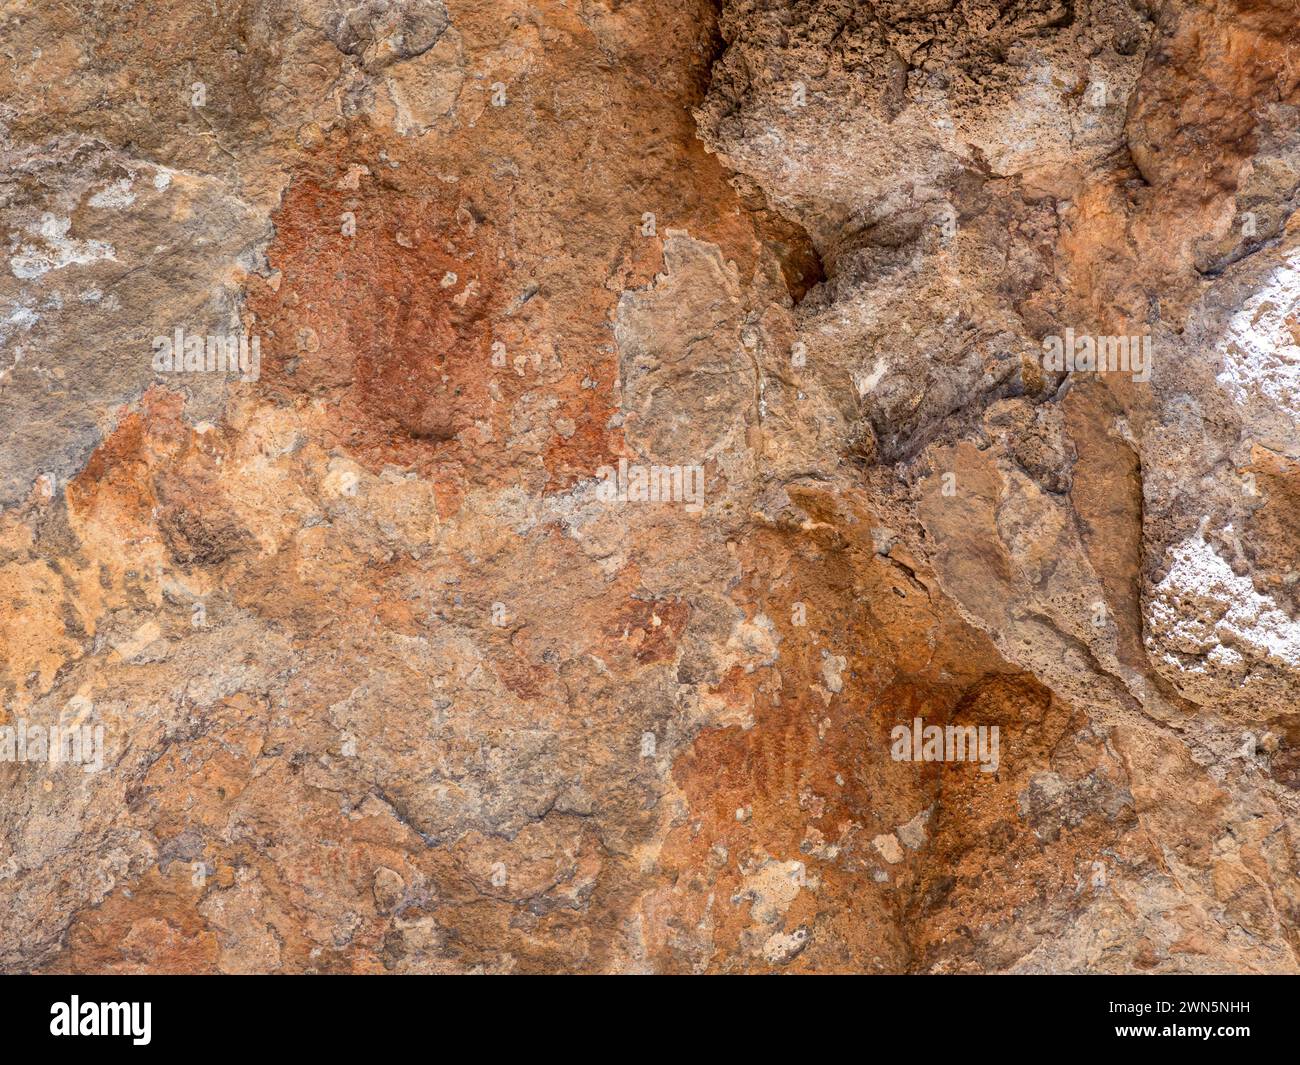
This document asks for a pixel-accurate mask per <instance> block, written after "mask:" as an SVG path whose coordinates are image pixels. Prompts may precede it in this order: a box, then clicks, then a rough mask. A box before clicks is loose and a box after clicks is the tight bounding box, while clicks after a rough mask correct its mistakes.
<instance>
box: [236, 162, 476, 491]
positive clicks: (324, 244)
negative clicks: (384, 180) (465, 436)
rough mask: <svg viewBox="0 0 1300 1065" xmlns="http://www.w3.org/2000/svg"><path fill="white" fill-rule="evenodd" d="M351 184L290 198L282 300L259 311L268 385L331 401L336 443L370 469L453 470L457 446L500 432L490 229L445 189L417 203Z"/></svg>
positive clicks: (309, 187) (263, 287)
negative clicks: (486, 429)
mask: <svg viewBox="0 0 1300 1065" xmlns="http://www.w3.org/2000/svg"><path fill="white" fill-rule="evenodd" d="M340 183H341V184H344V185H347V184H351V183H352V182H347V181H344V182H336V183H335V185H337V184H340ZM355 183H356V184H357V186H358V187H357V188H356V189H350V188H338V187H335V185H330V184H329V183H327V182H324V181H318V180H317V179H302V180H298V181H295V182H294V183H293V184H292V185H291V186H290V188H289V190H288V191H287V192H286V194H285V199H284V204H283V206H282V208H281V209H280V211H279V213H278V214H277V215H276V218H275V223H276V239H275V241H274V243H273V245H272V247H271V249H270V252H269V259H270V262H271V265H272V267H274V268H275V269H278V270H279V271H280V274H281V276H280V281H279V287H278V289H273V288H272V287H271V286H270V285H268V284H258V285H256V286H255V287H254V291H253V293H252V296H251V300H250V303H251V307H252V309H253V312H254V314H255V316H256V329H257V331H258V332H259V333H260V334H261V335H262V336H263V337H264V338H265V341H264V343H265V344H266V347H267V348H269V351H264V353H263V381H264V385H265V387H266V389H267V391H268V393H269V394H270V395H271V396H272V397H275V398H280V399H285V400H294V399H297V398H299V397H310V398H313V399H317V398H318V399H324V400H326V402H327V403H328V405H329V409H330V411H331V413H332V419H331V428H332V431H333V433H334V436H335V439H334V440H333V441H332V443H334V444H336V445H338V446H342V447H345V448H347V449H348V450H349V451H351V452H352V453H353V454H354V455H356V457H357V458H358V460H359V461H361V462H363V463H365V464H367V465H368V466H371V467H372V468H376V469H377V468H379V467H381V466H382V465H383V464H385V463H394V464H397V465H404V466H414V467H417V468H427V467H428V466H429V465H430V464H431V463H436V462H440V461H449V460H455V459H456V458H458V457H461V455H460V452H461V449H462V448H464V446H465V445H464V443H463V442H462V441H460V440H458V439H457V434H459V433H461V432H463V431H464V430H466V429H470V428H472V427H473V425H474V423H475V422H476V421H491V420H492V418H493V414H492V408H493V406H494V404H493V403H492V402H491V398H490V394H489V391H488V381H489V379H490V378H491V377H492V374H493V368H492V366H491V343H492V334H491V320H492V318H493V316H494V314H495V313H496V312H498V311H499V310H500V308H499V306H498V301H499V265H498V258H497V253H496V251H495V248H494V246H493V244H492V241H491V239H490V235H489V228H490V227H488V226H486V225H484V222H483V219H482V218H481V217H479V216H478V214H477V212H476V210H475V208H474V206H473V204H472V203H471V202H469V201H468V200H466V198H465V197H464V194H463V193H461V192H457V191H452V192H446V191H444V190H443V189H441V188H439V187H437V183H436V181H435V182H433V183H432V184H433V187H431V188H429V189H428V190H427V191H422V192H421V193H420V194H419V195H414V194H411V193H406V192H403V191H399V190H395V189H391V188H382V187H380V188H377V187H376V181H375V179H373V178H369V177H364V176H363V177H360V178H359V179H358V180H356V182H355ZM353 225H354V226H355V230H354V231H352V227H353ZM349 233H350V235H349ZM496 406H497V407H500V406H501V404H496Z"/></svg>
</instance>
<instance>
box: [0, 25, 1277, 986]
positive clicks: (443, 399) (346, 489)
mask: <svg viewBox="0 0 1300 1065" xmlns="http://www.w3.org/2000/svg"><path fill="white" fill-rule="evenodd" d="M1298 22H1300V15H1298V14H1297V11H1296V9H1295V7H1294V5H1293V4H1291V3H1283V2H1282V0H1204V2H1199V3H1191V2H1187V0H1152V2H1150V3H1147V2H1143V0H1103V2H1094V0H1011V2H1009V3H1006V2H1004V3H993V2H991V0H879V2H866V0H723V2H722V3H721V4H720V5H719V6H715V5H714V4H712V3H710V2H705V0H635V2H633V0H534V2H531V3H528V2H523V0H357V2H353V0H213V2H211V3H209V2H207V0H203V2H199V0H151V2H149V3H143V2H140V0H99V2H96V3H93V4H72V3H50V2H27V0H11V2H8V3H4V4H3V5H0V54H3V57H4V62H2V63H0V157H2V158H3V168H2V170H0V204H2V205H3V212H2V214H0V217H2V219H3V241H4V244H3V249H2V250H3V252H4V257H5V262H4V265H3V269H0V437H2V439H3V445H2V450H0V508H2V509H0V701H2V702H0V715H2V716H0V724H4V725H5V726H7V727H9V728H10V729H11V730H12V729H16V728H17V727H18V726H19V725H20V724H21V725H22V726H23V727H24V728H25V729H32V728H35V727H48V726H50V725H55V724H61V725H63V726H69V725H91V726H102V727H103V736H104V745H103V765H102V768H100V769H98V770H97V771H93V772H85V771H83V769H82V767H81V766H79V765H76V764H70V763H67V762H65V763H62V764H60V763H41V762H36V761H33V760H31V759H30V758H29V759H27V760H24V759H23V758H22V757H21V756H19V755H17V754H15V753H10V754H9V755H8V756H7V759H6V760H5V761H4V762H3V763H0V970H4V971H40V972H78V973H81V972H85V973H119V972H124V973H125V972H183V973H208V972H222V973H246V972H292V973H297V972H359V973H384V972H392V973H419V972H448V973H472V972H484V973H498V972H693V973H704V972H741V973H761V972H773V971H779V972H790V973H798V972H877V973H993V972H1021V973H1025V972H1030V973H1048V972H1097V973H1117V972H1250V973H1280V972H1294V971H1296V970H1297V969H1298V968H1300V962H1298V960H1297V951H1298V950H1300V933H1298V925H1300V882H1297V830H1298V829H1300V823H1298V821H1297V810H1298V802H1297V799H1298V792H1297V789H1298V788H1300V717H1298V715H1297V709H1296V696H1297V679H1298V678H1300V588H1297V586H1296V576H1297V574H1296V566H1295V560H1296V557H1297V545H1298V541H1300V533H1298V532H1297V529H1298V525H1297V518H1298V517H1300V430H1298V424H1297V419H1298V418H1300V310H1298V309H1297V301H1298V300H1300V222H1296V221H1294V220H1293V210H1294V208H1295V206H1296V196H1297V190H1298V189H1300V60H1297V54H1300V53H1297V47H1298V46H1300V40H1298V38H1297V25H1298ZM178 327H180V328H182V329H183V330H184V331H185V332H186V333H187V334H191V335H198V336H204V335H207V334H216V335H233V334H239V333H243V334H246V335H248V336H250V337H256V338H258V340H259V342H260V345H261V347H260V351H261V364H260V368H259V370H258V372H257V373H256V374H247V373H246V374H243V375H242V377H241V375H239V374H231V373H221V372H179V373H178V372H171V371H165V370H161V371H160V370H158V369H156V368H155V362H154V356H155V349H154V346H153V345H154V338H155V337H159V336H162V337H169V336H171V335H172V334H173V330H175V329H176V328H178ZM1067 328H1069V329H1072V330H1073V331H1074V332H1076V333H1079V334H1092V335H1097V336H1128V335H1134V336H1136V335H1142V336H1149V337H1150V338H1151V345H1152V351H1153V359H1152V367H1151V372H1150V378H1149V380H1146V381H1141V380H1135V379H1134V376H1135V375H1132V374H1126V373H1107V374H1101V373H1089V372H1085V371H1075V372H1073V373H1071V372H1065V371H1062V370H1059V369H1052V368H1050V367H1048V366H1047V365H1046V364H1045V362H1044V359H1043V357H1042V356H1043V351H1044V346H1043V340H1044V338H1045V337H1048V336H1050V335H1060V334H1062V333H1063V332H1064V330H1066V329H1067ZM242 378H248V379H242ZM254 378H255V379H254ZM620 459H624V460H626V461H627V462H628V463H632V464H640V465H643V466H644V465H681V466H688V467H689V466H696V465H698V466H701V467H703V471H704V492H703V499H702V504H703V505H702V507H700V508H695V507H690V506H686V505H683V503H682V500H681V499H674V500H670V501H666V502H665V501H661V502H636V501H628V502H622V503H620V502H618V501H617V500H613V501H611V500H610V499H608V498H607V497H605V496H602V495H601V493H600V492H599V491H598V488H599V485H600V481H599V480H598V477H599V471H600V470H601V468H602V467H617V466H618V464H619V460H620ZM916 718H921V719H923V720H924V721H926V722H931V723H938V724H941V725H944V724H958V725H963V726H965V725H972V726H977V727H984V728H991V727H993V726H997V727H998V729H999V732H1000V737H1001V738H1000V762H999V764H998V765H997V771H996V772H985V771H984V769H986V768H991V767H986V766H983V765H979V764H975V763H973V762H971V761H928V762H914V761H904V760H897V759H896V758H895V757H894V755H893V741H892V740H891V732H892V730H893V729H894V728H895V726H898V725H900V724H904V725H910V724H911V723H912V722H913V721H914V719H916ZM0 753H3V752H0Z"/></svg>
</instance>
